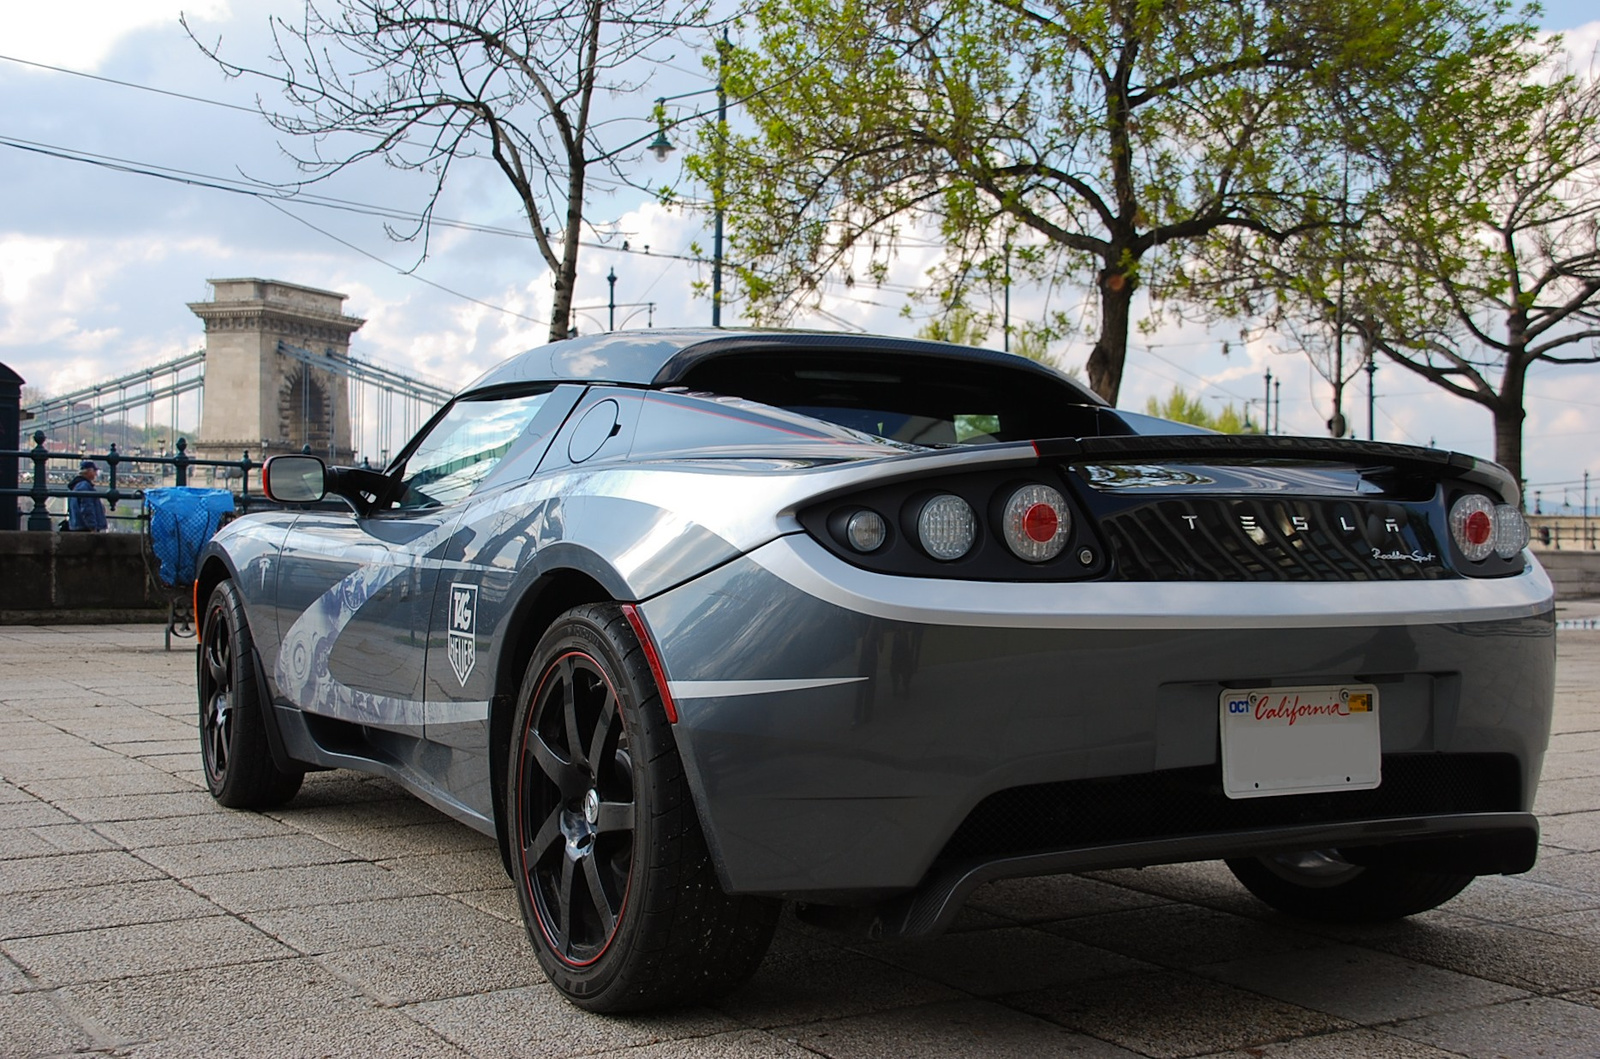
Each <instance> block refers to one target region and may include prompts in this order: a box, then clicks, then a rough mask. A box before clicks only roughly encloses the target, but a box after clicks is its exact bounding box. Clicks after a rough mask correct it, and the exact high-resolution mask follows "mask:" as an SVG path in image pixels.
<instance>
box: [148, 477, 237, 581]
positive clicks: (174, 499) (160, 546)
mask: <svg viewBox="0 0 1600 1059" xmlns="http://www.w3.org/2000/svg"><path fill="white" fill-rule="evenodd" d="M144 504H145V507H146V508H148V509H149V511H150V546H151V548H153V549H154V550H155V553H156V559H157V561H159V562H160V563H161V569H160V571H159V572H158V574H157V576H158V577H160V578H161V583H162V584H164V585H188V584H192V583H193V582H194V566H195V561H196V560H197V559H199V558H200V550H201V549H202V548H204V547H205V546H206V541H208V540H210V539H211V535H212V534H214V533H216V532H217V525H218V523H220V522H221V521H222V516H223V515H225V514H227V513H228V512H230V511H232V510H233V494H232V493H230V492H228V490H226V489H195V488H192V487H190V486H169V487H168V488H165V489H146V490H145V494H144Z"/></svg>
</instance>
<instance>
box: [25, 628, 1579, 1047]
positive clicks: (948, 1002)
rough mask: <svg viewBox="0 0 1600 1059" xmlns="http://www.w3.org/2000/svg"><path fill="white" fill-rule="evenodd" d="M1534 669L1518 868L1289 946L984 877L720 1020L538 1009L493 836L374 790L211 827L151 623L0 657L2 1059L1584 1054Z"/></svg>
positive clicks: (1281, 923) (1569, 704) (1563, 720)
mask: <svg viewBox="0 0 1600 1059" xmlns="http://www.w3.org/2000/svg"><path fill="white" fill-rule="evenodd" d="M1597 615H1600V606H1595V605H1590V606H1587V607H1584V606H1582V605H1579V606H1576V607H1573V608H1569V610H1568V612H1567V613H1566V614H1564V616H1566V617H1576V618H1593V617H1595V616H1597ZM1574 626H1576V623H1574ZM1560 652H1561V662H1560V671H1559V674H1558V676H1559V685H1558V701H1557V717H1556V735H1555V737H1554V739H1553V741H1552V745H1551V753H1550V756H1549V757H1548V758H1547V759H1546V765H1545V773H1544V784H1543V786H1542V787H1541V789H1540V794H1539V806H1538V807H1539V810H1540V812H1541V815H1542V816H1543V818H1544V851H1543V855H1542V857H1541V859H1540V862H1539V864H1538V866H1537V867H1536V868H1535V869H1534V870H1533V871H1532V872H1530V873H1528V874H1527V875H1523V876H1518V877H1515V878H1506V877H1495V878H1486V879H1480V880H1478V881H1477V882H1476V883H1475V884H1474V885H1473V886H1471V887H1470V888H1469V889H1468V890H1467V891H1466V892H1465V893H1464V894H1462V895H1461V896H1460V897H1459V898H1457V899H1456V900H1455V901H1453V902H1451V903H1450V904H1448V905H1446V906H1445V907H1444V908H1442V909H1439V910H1437V911H1434V912H1430V913H1427V914H1425V915H1421V916H1417V917H1414V918H1413V919H1411V920H1409V921H1407V922H1403V923H1399V924H1393V925H1388V926H1382V927H1373V928H1361V929H1351V928H1318V927H1311V926H1307V925H1305V924H1300V923H1297V922H1295V921H1292V920H1290V919H1287V918H1285V917H1283V916H1280V915H1277V914H1276V913H1273V912H1271V911H1269V910H1268V909H1266V908H1265V907H1264V906H1262V905H1260V904H1259V903H1257V902H1256V901H1254V900H1253V899H1252V898H1251V897H1249V896H1248V895H1247V894H1246V893H1245V892H1244V891H1243V890H1242V889H1241V888H1240V887H1239V886H1238V885H1236V884H1235V883H1234V881H1233V879H1232V877H1231V876H1230V875H1229V874H1228V872H1227V870H1226V869H1225V868H1224V867H1223V866H1222V865H1221V864H1216V863H1209V864H1197V865H1185V866H1175V867H1162V868H1149V869H1144V870H1142V871H1112V872H1095V873H1091V874H1088V875H1081V876H1068V877H1063V878H1057V879H1045V880H1024V881H1013V882H1006V883H1000V884H995V885H991V886H988V887H985V888H984V889H982V890H980V891H979V892H978V893H977V894H976V896H975V898H974V900H973V902H972V903H971V905H970V906H969V908H968V910H967V911H966V912H965V913H964V915H963V917H962V919H961V921H960V922H959V924H958V928H957V929H956V930H955V931H954V932H952V933H950V934H948V935H945V936H943V937H940V938H936V939H932V940H926V941H919V942H895V943H874V942H866V941H861V940H858V939H855V938H852V937H848V936H844V935H835V934H829V933H824V932H819V931H814V930H811V929H810V928H808V927H806V926H804V925H802V924H799V923H797V922H796V921H795V920H793V919H792V918H786V919H785V920H784V923H783V925H782V927H781V928H780V931H779V935H778V938H777V940H776V942H775V943H774V946H773V950H772V953H771V955H770V956H769V957H768V959H767V961H766V963H765V964H764V965H763V967H762V969H761V971H760V973H759V974H758V975H757V977H756V978H755V980H754V981H753V982H752V983H751V984H750V985H749V986H747V987H746V988H744V989H743V990H741V991H740V992H738V993H736V994H734V995H733V996H731V997H729V998H727V999H726V1000H725V1001H722V1002H720V1003H718V1004H716V1005H715V1006H713V1007H709V1008H702V1009H698V1010H692V1011H686V1012H681V1013H677V1014H672V1015H665V1016H655V1017H628V1018H608V1017H599V1016H594V1015H589V1014H585V1013H584V1012H581V1011H578V1010H577V1009H575V1008H572V1007H570V1006H569V1005H567V1004H566V1003H564V1002H563V1001H562V1000H561V999H560V997H559V996H558V995H557V994H556V993H555V992H554V991H553V990H552V989H551V988H550V987H549V986H548V985H547V984H546V983H545V982H544V980H543V978H542V977H541V975H540V973H539V970H538V966H537V964H536V963H535V961H534V959H533V956H532V954H531V951H530V949H529V946H528V943H527V940H526V938H525V936H524V935H523V931H522V926H521V923H520V921H519V918H518V913H517V908H516V901H515V898H514V895H513V893H512V891H511V888H510V883H509V881H508V880H507V879H506V877H505V874H504V873H503V871H502V869H501V867H500V862H499V857H498V855H497V854H496V853H495V851H494V850H493V848H492V847H491V845H490V843H489V842H488V840H486V839H484V838H483V837H481V836H479V835H478V834H477V833H476V832H473V831H471V830H469V829H467V828H465V827H462V826H460V825H458V824H456V823H454V822H452V821H450V820H448V819H447V818H445V817H444V816H442V815H440V814H438V813H436V812H434V811H433V810H431V809H429V808H427V807H426V806H424V805H422V804H421V803H420V802H417V801H415V800H413V799H411V798H409V797H407V796H405V795H403V794H401V793H400V792H399V790H398V789H397V788H395V787H394V786H392V785H390V784H388V783H386V782H384V781H381V780H376V779H372V778H368V777H364V776H361V775H357V774H354V773H347V772H332V773H319V774H314V775H312V776H310V777H309V778H308V780H307V783H306V785H305V788H304V789H303V790H302V792H301V793H300V795H299V796H298V797H297V798H296V799H295V800H294V802H292V803H291V805H290V806H289V807H288V808H286V809H284V810H282V811H278V812H272V813H265V814H260V815H257V814H253V813H241V812H231V811H228V810H224V809H220V808H218V807H217V806H216V805H214V804H213V802H212V801H211V798H210V797H209V796H208V795H207V794H206V792H205V790H204V788H203V785H202V781H201V776H200V773H199V768H200V761H199V756H198V753H197V750H196V745H195V733H194V720H193V714H194V712H195V708H194V705H193V692H192V690H191V679H192V677H191V671H192V664H193V663H192V658H193V656H192V653H191V652H189V651H187V650H184V651H178V650H174V651H173V652H172V653H170V654H169V653H166V652H164V651H162V649H161V629H160V627H159V626H142V625H128V626H112V627H104V626H102V627H82V628H73V627H50V628H19V627H4V628H0V777H3V782H0V1056H6V1057H10V1056H42V1055H61V1054H75V1053H84V1052H100V1053H104V1054H115V1055H132V1056H224V1055H239V1056H301V1055H304V1056H325V1055H328V1056H333V1055H337V1056H343V1055H383V1056H401V1055H421V1056H466V1055H472V1056H485V1057H494V1059H501V1057H506V1056H524V1055H526V1056H567V1055H592V1054H607V1055H627V1056H637V1057H639V1059H648V1057H656V1056H663V1057H664V1056H672V1057H677V1056H704V1057H720V1056H728V1057H733V1056H748V1055H754V1056H806V1055H823V1056H833V1057H840V1059H844V1057H854V1056H899V1055H914V1056H928V1057H941V1056H950V1057H960V1056H1018V1057H1022V1059H1040V1057H1044V1056H1054V1055H1072V1056H1084V1057H1101V1056H1133V1055H1142V1056H1195V1055H1230V1056H1240V1057H1243V1056H1283V1057H1306V1059H1309V1057H1331V1056H1397V1057H1401V1056H1403V1057H1408V1059H1411V1057H1415V1059H1423V1057H1430V1056H1431V1057H1441V1056H1451V1055H1458V1056H1485V1057H1488V1056H1535V1055H1537V1056H1596V1055H1600V690H1597V689H1600V630H1593V629H1586V628H1581V627H1570V628H1566V629H1563V631H1562V632H1561V633H1560Z"/></svg>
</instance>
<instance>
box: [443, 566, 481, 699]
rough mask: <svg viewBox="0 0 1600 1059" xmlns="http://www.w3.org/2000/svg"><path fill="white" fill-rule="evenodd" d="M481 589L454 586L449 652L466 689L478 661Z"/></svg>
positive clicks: (451, 590) (451, 666)
mask: <svg viewBox="0 0 1600 1059" xmlns="http://www.w3.org/2000/svg"><path fill="white" fill-rule="evenodd" d="M477 632H478V586H477V585H460V584H452V585H451V586H450V642H449V644H448V645H447V649H446V653H447V654H448V655H449V656H450V668H451V669H453V670H455V673H456V679H457V680H459V681H460V682H461V683H462V685H463V686H465V685H466V683H467V677H468V676H470V675H471V674H472V666H473V663H475V662H476V661H477V660H478V638H477Z"/></svg>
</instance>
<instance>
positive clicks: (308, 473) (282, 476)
mask: <svg viewBox="0 0 1600 1059" xmlns="http://www.w3.org/2000/svg"><path fill="white" fill-rule="evenodd" d="M261 487H262V488H263V489H265V490H266V493H267V499H269V500H276V501H277V502H278V503H280V504H314V503H316V502H317V501H318V500H321V499H322V498H323V497H325V496H327V495H328V469H327V467H325V466H324V465H323V463H322V461H321V460H320V459H318V458H317V457H315V456H293V455H291V456H271V457H268V459H267V462H266V463H265V464H263V465H262V467H261Z"/></svg>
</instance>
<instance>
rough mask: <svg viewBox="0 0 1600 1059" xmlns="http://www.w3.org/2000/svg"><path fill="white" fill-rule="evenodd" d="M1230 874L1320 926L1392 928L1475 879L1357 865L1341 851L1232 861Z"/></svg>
mask: <svg viewBox="0 0 1600 1059" xmlns="http://www.w3.org/2000/svg"><path fill="white" fill-rule="evenodd" d="M1227 864H1228V869H1229V870H1230V871H1232V872H1233V875H1234V878H1236V879H1238V880H1239V881H1240V882H1241V883H1243V884H1244V887H1245V889H1247V890H1249V891H1250V892H1251V893H1252V894H1255V895H1256V897H1258V898H1260V899H1261V900H1262V901H1264V902H1266V903H1267V904H1269V905H1271V906H1272V907H1273V908H1276V909H1277V910H1278V911H1280V912H1283V913H1285V914H1287V915H1291V916H1297V917H1299V918H1300V919H1309V920H1312V921H1314V922H1319V923H1386V922H1388V921H1390V920H1395V919H1403V918H1405V917H1406V916H1414V915H1416V914H1417V913H1419V912H1426V911H1428V910H1429V909H1432V908H1438V907H1439V906H1440V905H1442V904H1444V903H1445V902H1446V901H1448V900H1450V899H1451V898H1452V897H1454V896H1456V894H1459V893H1460V892H1461V891H1462V890H1465V889H1466V888H1467V886H1468V885H1469V884H1470V883H1471V882H1472V880H1473V878H1474V876H1471V875H1456V874H1446V873H1441V872H1427V871H1417V870H1416V869H1414V868H1401V867H1395V866H1393V865H1369V866H1363V865H1359V864H1352V863H1351V862H1349V861H1347V860H1345V859H1344V857H1343V856H1341V855H1340V853H1339V851H1338V850H1335V849H1320V850H1306V851H1303V852H1296V853H1279V854H1275V855H1272V856H1266V857H1238V858H1229V859H1228V861H1227Z"/></svg>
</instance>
